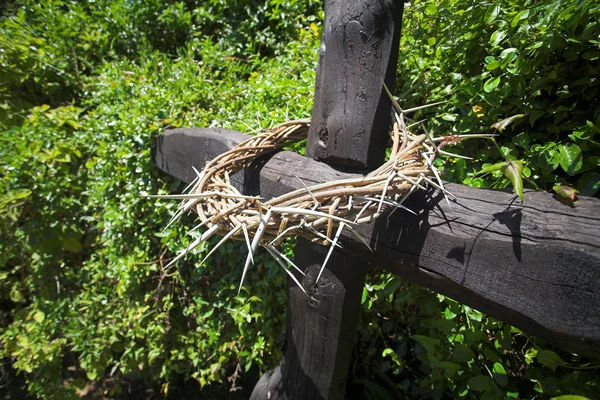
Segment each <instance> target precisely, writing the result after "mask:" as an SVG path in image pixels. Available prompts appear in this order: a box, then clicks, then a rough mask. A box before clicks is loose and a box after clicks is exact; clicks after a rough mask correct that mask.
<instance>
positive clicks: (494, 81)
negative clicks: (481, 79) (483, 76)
mask: <svg viewBox="0 0 600 400" xmlns="http://www.w3.org/2000/svg"><path fill="white" fill-rule="evenodd" d="M499 84H500V77H499V76H497V77H495V78H490V79H488V80H487V81H485V83H484V84H483V90H484V91H486V92H487V93H491V92H493V91H494V89H496V88H497V87H498V85H499Z"/></svg>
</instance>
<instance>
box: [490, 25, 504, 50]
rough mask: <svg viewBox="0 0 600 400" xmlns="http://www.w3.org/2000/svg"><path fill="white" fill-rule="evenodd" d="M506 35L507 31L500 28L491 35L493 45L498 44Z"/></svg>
mask: <svg viewBox="0 0 600 400" xmlns="http://www.w3.org/2000/svg"><path fill="white" fill-rule="evenodd" d="M505 37H506V31H505V30H503V29H498V30H497V31H495V32H494V33H492V36H491V37H490V44H491V45H492V46H496V45H498V44H499V43H500V42H501V41H502V40H503V39H504V38H505Z"/></svg>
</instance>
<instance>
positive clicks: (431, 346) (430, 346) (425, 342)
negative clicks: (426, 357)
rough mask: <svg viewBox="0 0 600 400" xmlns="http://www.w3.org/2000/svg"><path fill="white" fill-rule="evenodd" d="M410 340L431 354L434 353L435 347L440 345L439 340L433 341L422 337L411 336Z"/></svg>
mask: <svg viewBox="0 0 600 400" xmlns="http://www.w3.org/2000/svg"><path fill="white" fill-rule="evenodd" d="M410 338H411V339H412V340H414V341H416V342H418V343H419V344H420V345H421V346H423V347H425V350H427V352H428V353H432V354H433V353H435V346H437V345H438V344H439V343H440V341H439V339H433V338H430V337H428V336H423V335H412V336H411V337H410Z"/></svg>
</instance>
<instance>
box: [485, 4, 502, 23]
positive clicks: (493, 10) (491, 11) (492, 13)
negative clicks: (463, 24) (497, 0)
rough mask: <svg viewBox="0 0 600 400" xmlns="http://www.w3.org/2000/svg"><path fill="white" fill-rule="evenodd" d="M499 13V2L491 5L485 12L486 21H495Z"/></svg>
mask: <svg viewBox="0 0 600 400" xmlns="http://www.w3.org/2000/svg"><path fill="white" fill-rule="evenodd" d="M498 14H500V6H499V5H497V4H495V5H491V6H490V7H489V8H488V9H487V11H486V12H485V17H484V19H485V23H486V24H488V25H489V24H491V23H492V22H494V20H495V19H496V17H498Z"/></svg>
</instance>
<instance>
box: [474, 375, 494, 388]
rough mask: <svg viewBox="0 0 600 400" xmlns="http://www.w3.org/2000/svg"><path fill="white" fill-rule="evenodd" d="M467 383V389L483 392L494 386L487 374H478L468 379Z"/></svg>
mask: <svg viewBox="0 0 600 400" xmlns="http://www.w3.org/2000/svg"><path fill="white" fill-rule="evenodd" d="M467 385H468V386H469V389H473V390H476V391H478V392H483V391H485V390H488V389H492V388H493V387H494V381H493V380H492V378H491V377H489V376H487V375H479V376H474V377H473V378H471V379H469V382H468V383H467Z"/></svg>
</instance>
